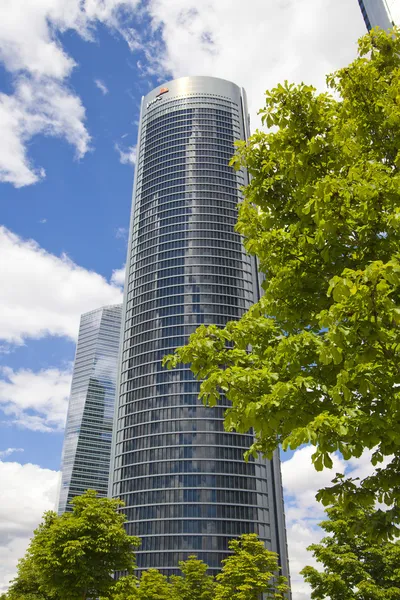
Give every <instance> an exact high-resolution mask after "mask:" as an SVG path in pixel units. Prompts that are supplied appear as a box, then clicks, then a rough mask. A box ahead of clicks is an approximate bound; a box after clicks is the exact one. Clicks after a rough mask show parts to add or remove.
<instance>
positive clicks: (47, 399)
mask: <svg viewBox="0 0 400 600" xmlns="http://www.w3.org/2000/svg"><path fill="white" fill-rule="evenodd" d="M70 386H71V370H70V369H66V370H60V369H44V370H42V371H38V372H34V371H31V370H29V369H20V370H17V371H14V370H13V369H10V368H8V367H3V368H0V409H1V410H2V411H3V413H4V415H5V416H6V419H7V420H6V423H7V424H9V425H10V424H12V425H17V426H18V427H21V428H24V429H31V430H33V431H43V432H51V431H62V430H63V429H64V424H65V419H66V415H67V408H68V397H69V392H70ZM8 451H12V452H16V451H17V449H16V448H9V449H8V450H7V451H6V452H8ZM0 457H1V453H0Z"/></svg>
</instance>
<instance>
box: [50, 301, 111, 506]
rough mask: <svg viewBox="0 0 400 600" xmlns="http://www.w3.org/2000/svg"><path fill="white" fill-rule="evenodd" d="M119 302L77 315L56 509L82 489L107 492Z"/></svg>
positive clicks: (81, 491) (104, 494) (65, 503)
mask: <svg viewBox="0 0 400 600" xmlns="http://www.w3.org/2000/svg"><path fill="white" fill-rule="evenodd" d="M121 311H122V305H120V304H118V305H115V306H105V307H103V308H99V309H97V310H93V311H91V312H88V313H85V314H84V315H82V317H81V322H80V326H79V337H78V344H77V347H76V354H75V363H74V371H73V375H72V385H71V395H70V399H69V406H68V415H67V423H66V427H65V437H64V446H63V453H62V464H61V487H60V496H59V503H58V512H59V514H62V513H63V512H65V511H67V510H71V507H69V506H68V503H69V501H70V500H71V499H72V498H73V497H74V496H79V495H80V494H83V492H84V491H85V490H87V489H88V488H90V489H94V490H97V492H98V493H99V495H100V496H107V487H108V475H109V469H110V453H111V437H112V424H113V416H114V402H115V381H116V376H117V362H118V350H119V338H120V331H121Z"/></svg>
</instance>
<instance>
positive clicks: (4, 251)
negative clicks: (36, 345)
mask: <svg viewBox="0 0 400 600" xmlns="http://www.w3.org/2000/svg"><path fill="white" fill-rule="evenodd" d="M0 254H1V256H2V260H1V261H0V280H1V281H2V285H1V288H0V340H5V341H8V342H14V343H22V342H23V340H24V339H26V338H41V337H43V336H45V335H59V336H66V337H68V338H70V339H75V338H76V336H77V334H78V327H79V318H80V315H81V314H82V313H84V312H87V311H89V310H93V308H96V307H98V306H102V305H107V304H118V303H120V302H121V300H122V293H121V289H120V287H118V286H117V285H114V284H110V283H108V282H107V281H106V280H105V279H104V277H102V276H101V275H99V274H98V273H94V272H93V271H88V270H87V269H84V268H82V267H80V266H78V265H77V264H75V263H74V262H73V261H72V260H70V259H69V258H68V256H65V255H63V256H61V257H58V256H55V255H53V254H50V253H48V252H46V251H45V250H43V249H42V248H40V246H39V245H38V244H37V243H36V242H34V241H32V240H24V239H21V238H20V237H18V236H17V235H15V234H13V233H12V232H10V231H9V230H8V229H6V228H4V227H0Z"/></svg>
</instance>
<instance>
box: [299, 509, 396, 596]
mask: <svg viewBox="0 0 400 600" xmlns="http://www.w3.org/2000/svg"><path fill="white" fill-rule="evenodd" d="M327 513H328V517H329V519H328V520H326V521H324V522H323V523H321V527H322V528H323V529H324V530H325V531H326V532H327V533H328V536H327V537H325V538H324V539H323V540H322V541H321V543H320V544H313V545H312V546H310V547H309V548H308V549H309V550H311V551H312V552H313V554H314V556H315V558H316V559H317V560H318V561H319V562H321V563H322V564H323V565H324V570H323V572H320V571H318V570H317V569H314V568H313V567H306V568H305V569H303V571H302V574H303V575H304V578H305V580H306V581H307V582H308V583H310V585H311V587H312V594H311V598H313V600H324V599H325V598H326V599H330V600H367V599H368V600H398V599H399V598H400V541H399V540H398V541H396V542H390V541H385V542H383V543H381V544H379V543H376V542H375V543H373V542H371V540H370V539H368V537H367V536H366V535H365V531H364V523H365V521H366V520H368V519H369V518H371V517H373V515H374V510H373V509H372V507H371V506H369V507H368V508H359V509H358V510H357V511H355V513H354V514H353V515H352V516H350V517H349V516H348V515H347V514H346V513H345V511H344V510H343V509H341V508H340V507H337V506H335V507H331V508H329V509H328V510H327Z"/></svg>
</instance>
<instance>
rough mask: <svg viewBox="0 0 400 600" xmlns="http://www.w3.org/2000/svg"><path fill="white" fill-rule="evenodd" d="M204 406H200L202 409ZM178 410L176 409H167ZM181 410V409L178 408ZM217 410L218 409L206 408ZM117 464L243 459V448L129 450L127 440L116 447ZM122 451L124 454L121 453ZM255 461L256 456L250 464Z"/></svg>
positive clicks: (200, 447)
mask: <svg viewBox="0 0 400 600" xmlns="http://www.w3.org/2000/svg"><path fill="white" fill-rule="evenodd" d="M201 408H202V407H198V409H201ZM167 410H176V409H167ZM178 410H180V409H178ZM204 410H217V409H210V408H207V409H204ZM116 451H117V454H116V457H115V466H116V467H121V466H124V465H128V464H134V463H136V464H138V463H147V462H154V461H159V460H179V459H184V458H187V459H203V460H236V461H239V462H240V461H243V454H244V451H245V449H243V448H224V447H223V446H170V447H168V448H152V449H151V450H137V451H136V452H128V450H127V447H126V444H125V442H123V443H122V444H118V447H117V448H116ZM120 453H122V454H120ZM252 463H254V458H252V459H251V460H249V464H252Z"/></svg>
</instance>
